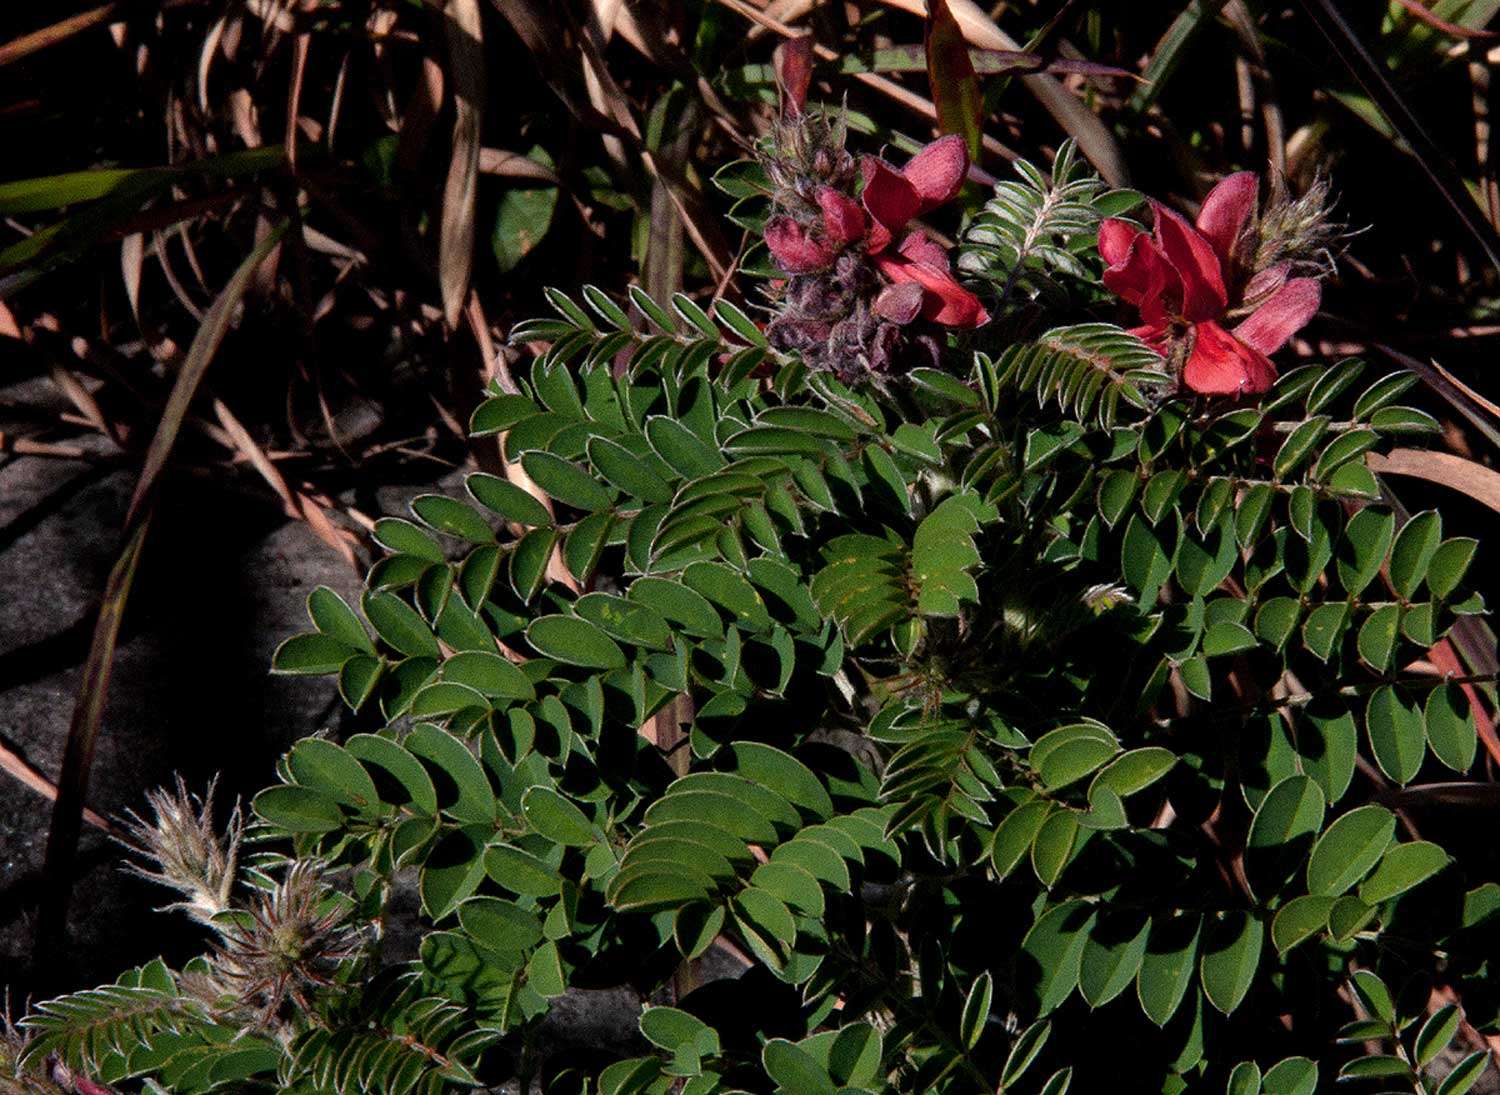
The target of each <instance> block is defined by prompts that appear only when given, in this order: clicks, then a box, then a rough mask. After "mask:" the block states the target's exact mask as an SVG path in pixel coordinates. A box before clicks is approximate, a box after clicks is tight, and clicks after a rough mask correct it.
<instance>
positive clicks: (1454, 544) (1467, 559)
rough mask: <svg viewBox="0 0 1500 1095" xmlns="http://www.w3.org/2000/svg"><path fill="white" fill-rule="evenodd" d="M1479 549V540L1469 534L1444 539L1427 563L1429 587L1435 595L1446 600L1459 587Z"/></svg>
mask: <svg viewBox="0 0 1500 1095" xmlns="http://www.w3.org/2000/svg"><path fill="white" fill-rule="evenodd" d="M1478 550H1479V541H1478V540H1475V539H1472V538H1471V537H1467V536H1462V537H1455V538H1454V539H1452V540H1444V541H1443V542H1442V543H1441V544H1439V545H1438V548H1437V550H1436V551H1434V552H1433V553H1432V559H1431V561H1430V562H1429V563H1428V564H1427V588H1428V590H1429V591H1431V593H1432V595H1433V597H1435V598H1436V599H1438V600H1440V601H1442V600H1446V599H1447V598H1448V597H1449V596H1450V595H1451V594H1452V593H1453V591H1454V590H1455V589H1457V588H1458V584H1459V583H1460V582H1461V581H1463V579H1464V575H1465V574H1467V573H1468V571H1469V564H1470V563H1472V562H1473V561H1474V553H1475V552H1476V551H1478Z"/></svg>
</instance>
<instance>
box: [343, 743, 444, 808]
mask: <svg viewBox="0 0 1500 1095" xmlns="http://www.w3.org/2000/svg"><path fill="white" fill-rule="evenodd" d="M344 748H345V749H346V750H347V751H348V752H349V754H350V755H351V756H353V757H356V758H358V760H359V761H360V762H361V763H362V764H364V766H365V768H366V769H367V770H368V769H374V770H373V771H371V776H372V778H374V780H375V782H376V786H377V787H380V788H381V789H382V790H381V795H380V797H381V800H382V801H384V802H389V803H391V804H393V805H395V806H409V807H410V808H411V809H413V810H416V811H418V812H419V813H423V814H435V813H437V810H438V797H437V791H436V789H434V787H433V785H432V777H431V776H429V775H428V774H427V769H426V768H424V767H422V763H421V761H419V760H417V758H416V757H414V756H412V755H411V754H410V753H408V752H407V751H406V750H405V749H403V748H401V746H399V745H397V744H396V743H395V742H393V741H391V739H390V738H383V737H380V736H379V735H377V734H355V735H354V736H353V737H351V738H350V739H349V740H348V741H346V742H345V743H344ZM398 788H399V790H398Z"/></svg>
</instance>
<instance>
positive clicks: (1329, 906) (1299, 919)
mask: <svg viewBox="0 0 1500 1095" xmlns="http://www.w3.org/2000/svg"><path fill="white" fill-rule="evenodd" d="M1337 900H1338V898H1336V897H1326V896H1320V895H1317V894H1304V895H1303V896H1301V897H1294V898H1292V900H1290V901H1288V902H1287V903H1286V904H1285V905H1283V906H1282V907H1281V908H1280V909H1278V910H1277V912H1276V916H1275V919H1273V920H1272V921H1271V942H1272V944H1273V945H1274V946H1275V947H1276V951H1277V953H1278V954H1285V953H1286V952H1287V951H1289V950H1291V949H1292V948H1293V947H1295V946H1297V945H1298V944H1299V943H1305V942H1306V941H1307V940H1309V939H1311V938H1312V937H1313V936H1315V935H1317V934H1318V933H1319V932H1321V931H1323V930H1324V929H1326V928H1327V927H1328V914H1329V913H1330V912H1332V911H1333V903H1334V902H1335V901H1337Z"/></svg>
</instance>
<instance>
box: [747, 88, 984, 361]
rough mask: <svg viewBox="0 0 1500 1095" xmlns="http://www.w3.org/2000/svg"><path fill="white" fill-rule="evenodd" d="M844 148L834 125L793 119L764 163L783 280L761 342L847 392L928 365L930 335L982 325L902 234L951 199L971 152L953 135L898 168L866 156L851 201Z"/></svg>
mask: <svg viewBox="0 0 1500 1095" xmlns="http://www.w3.org/2000/svg"><path fill="white" fill-rule="evenodd" d="M843 141H844V127H843V122H842V120H840V121H839V122H837V123H831V122H829V121H828V120H827V119H825V118H822V117H819V116H816V115H812V114H808V113H802V114H797V115H789V116H788V117H786V118H784V119H783V120H782V121H781V122H780V123H778V125H777V128H776V130H775V133H774V135H773V140H772V142H771V146H770V148H769V150H768V151H766V152H765V153H764V155H763V161H762V162H763V165H764V167H765V170H766V174H767V176H768V177H769V178H770V180H771V183H772V187H773V194H772V202H773V205H774V207H775V208H774V210H773V215H772V216H771V218H770V219H769V220H768V221H767V222H766V227H765V240H766V245H767V247H769V248H770V251H771V255H772V257H773V258H774V259H775V260H776V263H777V265H778V266H780V267H781V269H782V270H784V271H786V273H787V274H789V275H790V279H789V280H788V281H787V282H786V283H785V285H784V286H783V287H782V290H781V294H780V297H779V299H778V301H777V311H778V313H779V314H778V315H777V317H776V318H775V319H774V320H773V321H772V323H771V324H770V326H769V328H768V330H767V335H768V337H769V338H770V340H771V344H772V345H773V346H776V347H777V348H778V349H782V350H789V351H795V352H796V353H799V354H800V355H801V356H802V359H803V361H805V362H806V363H807V364H808V365H810V366H812V367H813V368H815V369H822V370H826V371H829V372H833V373H835V374H837V375H838V376H839V377H840V379H842V380H845V381H853V380H856V379H858V378H860V377H862V376H872V377H876V378H880V377H884V376H890V375H896V374H899V373H902V372H905V371H907V370H909V369H910V368H912V367H913V366H915V365H918V364H923V365H925V364H935V363H936V360H935V359H936V356H937V352H938V346H939V344H938V340H937V338H936V337H935V332H934V331H933V330H932V327H934V326H936V327H955V328H968V327H977V326H979V325H980V324H982V323H984V322H986V321H987V320H988V318H989V316H988V315H987V314H986V312H985V310H984V307H983V305H982V304H980V302H979V298H978V297H976V296H974V294H973V293H971V292H969V291H968V290H967V289H965V288H964V287H963V286H961V285H960V284H959V283H958V281H957V280H956V279H955V278H954V277H953V270H952V265H951V264H950V262H949V260H948V253H947V251H946V250H945V249H944V248H942V247H941V246H939V245H938V244H937V243H935V242H933V241H932V240H931V239H929V238H928V237H927V236H926V235H924V234H923V233H922V232H920V231H907V226H908V224H909V223H910V222H911V220H912V219H913V218H915V217H918V216H921V215H922V214H924V213H926V212H929V211H930V210H932V209H935V208H936V207H937V206H939V205H941V204H943V203H944V202H946V201H949V200H951V199H952V198H953V197H954V196H955V195H957V193H958V191H959V188H960V187H961V186H962V185H963V180H964V176H965V174H966V173H967V171H968V164H969V160H968V152H967V150H966V149H965V147H964V143H963V140H962V139H961V138H959V137H951V136H950V137H943V138H940V139H939V140H936V141H934V142H932V143H931V144H930V145H928V146H927V147H926V148H924V149H922V150H921V151H920V152H918V153H917V154H916V155H915V156H913V157H912V159H911V160H910V161H909V162H908V163H907V164H906V165H905V167H902V168H899V169H898V168H896V167H894V166H892V165H891V164H889V163H887V162H886V161H884V160H882V159H878V158H876V157H873V156H865V157H862V158H861V160H860V163H859V182H858V191H857V193H856V179H855V164H854V160H853V159H852V157H851V156H850V155H849V153H848V152H847V151H845V150H844V147H843ZM898 234H899V235H900V236H901V239H900V243H899V245H898V244H896V242H895V241H896V239H897V237H898Z"/></svg>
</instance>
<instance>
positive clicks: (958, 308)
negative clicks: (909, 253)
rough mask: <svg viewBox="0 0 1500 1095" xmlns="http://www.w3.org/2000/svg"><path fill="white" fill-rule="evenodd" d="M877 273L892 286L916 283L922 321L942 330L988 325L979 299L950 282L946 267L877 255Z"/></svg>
mask: <svg viewBox="0 0 1500 1095" xmlns="http://www.w3.org/2000/svg"><path fill="white" fill-rule="evenodd" d="M875 263H876V265H877V266H878V267H879V268H880V272H881V273H882V274H884V275H885V276H886V277H887V278H889V279H890V280H891V281H892V282H893V283H896V284H902V283H905V282H915V283H916V284H918V285H920V286H921V287H922V318H923V319H926V320H928V321H930V322H932V323H939V324H942V325H943V326H944V327H978V326H979V325H980V324H982V323H988V322H989V318H990V316H989V313H988V312H986V311H985V310H984V305H983V304H981V303H980V302H979V298H978V297H976V296H975V295H974V294H973V293H971V292H969V291H968V290H967V289H965V288H964V287H963V286H962V285H960V284H959V283H958V282H957V281H955V280H954V279H953V275H952V274H950V273H949V272H948V271H947V269H946V268H944V267H939V266H932V265H929V264H928V263H925V262H912V261H910V260H909V259H906V258H904V257H903V258H893V257H892V256H890V255H876V256H875Z"/></svg>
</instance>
